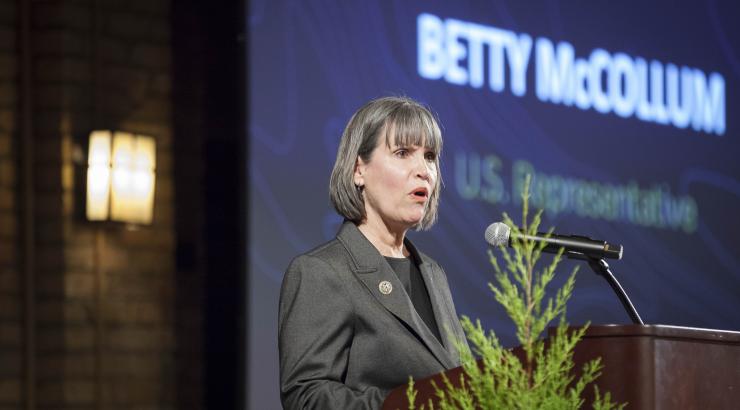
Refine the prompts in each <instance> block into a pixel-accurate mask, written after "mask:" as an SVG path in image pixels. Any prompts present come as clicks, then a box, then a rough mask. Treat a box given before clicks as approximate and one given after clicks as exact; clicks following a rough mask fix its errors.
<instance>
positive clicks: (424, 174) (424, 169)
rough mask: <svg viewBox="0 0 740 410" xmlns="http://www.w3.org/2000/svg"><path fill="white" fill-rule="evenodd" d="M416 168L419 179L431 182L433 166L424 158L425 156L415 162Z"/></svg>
mask: <svg viewBox="0 0 740 410" xmlns="http://www.w3.org/2000/svg"><path fill="white" fill-rule="evenodd" d="M414 166H415V169H414V172H415V173H416V176H417V177H418V178H421V179H423V180H425V181H427V182H431V170H430V169H429V167H430V166H432V165H430V163H429V161H427V160H426V158H424V154H422V155H419V156H418V157H417V159H416V161H414Z"/></svg>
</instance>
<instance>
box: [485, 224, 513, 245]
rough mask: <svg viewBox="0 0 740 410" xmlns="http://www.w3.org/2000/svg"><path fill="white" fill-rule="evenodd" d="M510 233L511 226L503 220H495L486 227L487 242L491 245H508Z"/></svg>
mask: <svg viewBox="0 0 740 410" xmlns="http://www.w3.org/2000/svg"><path fill="white" fill-rule="evenodd" d="M509 235H511V228H509V226H508V225H506V224H505V223H503V222H494V223H492V224H490V225H488V228H486V242H488V243H489V244H490V245H491V246H501V245H508V244H509Z"/></svg>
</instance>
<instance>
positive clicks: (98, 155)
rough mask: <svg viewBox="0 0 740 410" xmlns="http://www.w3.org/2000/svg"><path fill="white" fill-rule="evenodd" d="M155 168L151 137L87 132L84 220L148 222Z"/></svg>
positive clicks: (154, 154) (154, 148)
mask: <svg viewBox="0 0 740 410" xmlns="http://www.w3.org/2000/svg"><path fill="white" fill-rule="evenodd" d="M155 169H156V143H155V142H154V138H152V137H148V136H144V135H134V134H131V133H128V132H120V131H115V132H111V131H107V130H103V131H93V132H92V133H90V144H89V149H88V157H87V207H86V215H87V219H88V220H90V221H107V220H110V221H117V222H125V223H132V224H141V225H149V224H151V223H152V215H153V213H154V181H155V175H156V174H155Z"/></svg>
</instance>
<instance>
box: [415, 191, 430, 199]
mask: <svg viewBox="0 0 740 410" xmlns="http://www.w3.org/2000/svg"><path fill="white" fill-rule="evenodd" d="M411 195H413V196H415V197H417V198H423V199H426V198H427V197H428V196H429V191H427V189H426V188H416V189H415V190H413V191H412V192H411Z"/></svg>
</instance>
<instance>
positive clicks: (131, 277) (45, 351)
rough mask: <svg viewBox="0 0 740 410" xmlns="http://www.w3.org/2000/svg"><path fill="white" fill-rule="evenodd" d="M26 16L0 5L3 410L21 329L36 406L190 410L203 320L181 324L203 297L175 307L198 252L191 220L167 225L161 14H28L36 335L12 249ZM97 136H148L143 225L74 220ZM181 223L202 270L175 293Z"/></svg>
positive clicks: (42, 9)
mask: <svg viewBox="0 0 740 410" xmlns="http://www.w3.org/2000/svg"><path fill="white" fill-rule="evenodd" d="M20 4H21V3H20V0H11V1H8V0H0V409H4V408H20V407H22V405H23V403H24V399H25V394H26V393H25V390H24V388H25V386H24V376H23V375H24V371H25V370H27V369H25V368H24V366H25V364H24V361H23V346H24V343H25V339H24V338H25V336H24V329H25V328H26V326H28V325H30V326H33V333H34V334H35V339H36V349H35V351H34V357H35V368H34V370H35V375H36V377H35V379H36V380H35V386H34V387H35V396H34V399H35V401H36V404H37V406H38V407H39V408H48V407H54V408H62V407H63V408H113V407H116V408H186V407H189V408H198V407H200V405H201V403H202V393H201V387H200V385H201V382H202V380H201V378H200V376H199V375H200V374H201V359H200V358H201V353H200V350H199V349H200V344H199V343H198V340H199V338H200V337H201V334H200V332H201V330H200V320H201V319H200V318H199V316H198V315H197V314H194V315H192V317H194V319H193V321H194V322H195V324H193V323H191V321H190V320H189V317H191V316H184V314H183V312H188V313H192V312H196V313H197V312H199V311H200V310H201V308H200V305H199V304H200V303H202V297H189V298H187V299H183V298H182V297H181V296H180V294H182V293H185V294H188V295H191V296H199V295H200V294H199V291H198V285H199V280H200V279H199V278H200V276H199V275H202V274H201V273H200V272H202V263H201V262H200V260H199V259H198V258H197V254H198V250H199V248H200V247H201V246H202V241H199V240H198V236H197V232H198V228H197V227H198V223H199V221H200V219H199V218H198V217H197V216H195V217H193V216H192V215H191V217H190V222H183V221H182V220H181V221H180V222H177V221H176V215H177V214H176V209H175V202H176V201H175V199H176V192H175V186H176V184H175V183H174V176H175V174H176V173H175V170H174V167H175V163H176V161H175V160H174V158H173V157H174V152H175V151H176V149H175V146H176V145H177V144H175V143H174V138H173V128H174V125H173V115H172V95H171V93H172V91H171V88H172V87H171V83H172V74H171V73H172V71H173V70H172V57H171V55H172V47H171V43H172V39H171V34H170V32H171V13H170V8H169V6H170V2H169V1H166V0H147V1H144V0H130V1H126V2H122V1H117V0H93V1H61V0H59V1H51V0H41V1H33V2H32V3H31V22H32V24H31V49H32V67H33V68H32V70H31V75H32V76H31V83H32V89H33V93H32V97H33V106H32V120H33V121H32V125H33V138H32V146H33V151H34V156H33V167H32V169H33V181H34V183H33V193H34V198H35V201H34V202H35V209H34V225H35V230H34V236H35V245H34V249H33V252H34V255H35V257H34V260H35V269H34V271H35V276H34V277H35V281H36V286H35V289H34V295H35V298H34V299H35V305H34V306H35V311H36V315H35V316H36V318H35V323H31V324H29V323H25V322H24V316H23V313H24V312H23V306H24V294H23V292H24V286H23V285H24V282H23V280H22V274H21V269H22V265H21V264H22V258H21V256H22V252H21V251H22V249H20V247H21V246H22V240H21V239H22V238H21V234H22V230H23V229H24V227H23V226H21V225H22V219H21V218H20V209H19V207H20V205H19V196H20V192H21V191H20V188H19V181H20V180H21V179H20V176H19V172H20V170H21V169H22V168H21V164H20V160H19V158H20V157H19V145H20V135H21V133H20V129H19V128H20V127H19V125H18V117H19V111H20V108H19V107H20V106H19V100H20V98H21V97H22V95H21V93H20V90H19V88H20V87H19V70H18V67H19V61H20V50H19V41H18V39H19V37H20V35H21V33H20V28H19V23H18V21H19V11H18V9H19V7H20ZM96 128H106V129H117V130H125V131H132V132H136V133H142V134H148V135H151V136H153V137H155V139H156V142H157V180H156V194H155V215H154V223H153V225H152V226H149V227H143V228H138V229H129V228H126V227H123V226H118V225H115V226H112V225H96V224H91V223H87V222H85V221H84V220H82V218H80V215H81V214H82V212H83V207H84V203H83V202H82V201H81V199H82V195H81V192H83V191H82V190H83V189H84V187H82V186H81V184H80V182H84V156H85V152H84V149H85V143H86V139H87V136H88V134H89V133H90V131H91V130H93V129H96ZM187 144H190V145H187ZM187 144H185V145H186V148H184V150H185V151H188V150H190V151H197V148H198V144H199V140H198V139H197V138H194V139H193V140H192V141H191V142H189V143H187ZM181 145H182V144H181ZM188 146H189V147H190V148H187V147H188ZM178 149H179V150H180V151H182V150H183V148H182V147H180V148H178ZM186 158H187V157H186ZM193 158H196V159H197V155H191V159H193ZM196 169H197V167H196ZM201 194H202V192H201V190H200V188H199V187H198V186H197V185H195V186H192V187H190V188H189V190H188V191H186V192H184V193H180V194H178V200H179V201H187V200H188V199H189V200H190V203H195V204H196V205H190V208H192V209H195V210H196V211H197V210H198V205H197V203H198V195H201ZM183 195H186V197H183ZM187 196H189V197H187ZM176 224H177V225H179V226H180V228H183V227H184V228H188V227H193V228H192V229H190V231H192V232H191V237H190V239H189V242H188V244H189V249H191V250H192V251H194V253H195V254H196V256H194V257H193V258H195V259H193V261H194V262H193V263H190V264H188V265H187V266H185V268H184V269H183V270H184V272H182V275H184V277H185V278H186V281H185V283H184V284H183V283H180V282H179V281H178V280H179V276H178V275H179V274H178V266H177V265H178V264H176V257H175V255H176V246H177V243H178V241H179V240H178V237H177V236H176V235H177V229H176ZM186 231H187V229H186ZM183 346H184V347H183ZM183 363H186V364H187V372H188V373H189V376H188V377H183V376H182V374H183V372H184V369H183Z"/></svg>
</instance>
